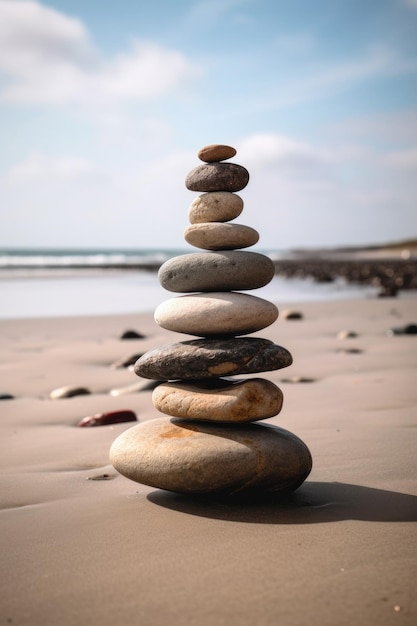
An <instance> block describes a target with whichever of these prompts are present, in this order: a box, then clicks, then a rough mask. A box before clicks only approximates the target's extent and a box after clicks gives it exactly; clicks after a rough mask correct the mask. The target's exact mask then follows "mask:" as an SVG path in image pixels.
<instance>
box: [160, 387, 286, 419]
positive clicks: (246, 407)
mask: <svg viewBox="0 0 417 626" xmlns="http://www.w3.org/2000/svg"><path fill="white" fill-rule="evenodd" d="M152 402H153V405H154V407H155V408H156V409H157V410H158V411H160V412H161V413H166V414H167V415H171V416H172V417H181V418H184V419H193V420H203V421H214V422H235V423H239V422H253V421H255V420H260V419H267V418H269V417H273V416H274V415H278V413H279V412H280V410H281V408H282V391H281V390H280V389H279V387H277V386H276V385H274V383H272V382H270V381H269V380H265V379H263V378H250V379H248V380H246V379H243V380H239V379H238V380H233V379H232V380H227V379H224V378H216V379H212V380H210V379H208V380H199V381H197V382H194V383H186V382H183V381H182V382H181V381H180V382H172V383H162V384H161V385H158V387H157V388H156V389H155V390H154V391H153V393H152Z"/></svg>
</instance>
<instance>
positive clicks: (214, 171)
mask: <svg viewBox="0 0 417 626" xmlns="http://www.w3.org/2000/svg"><path fill="white" fill-rule="evenodd" d="M248 182H249V172H248V170H247V169H245V168H244V167H242V166H241V165H237V164H236V163H207V164H205V165H199V166H198V167H195V168H194V169H193V170H191V172H190V173H189V174H188V175H187V177H186V179H185V186H186V187H187V189H189V190H190V191H206V192H207V191H232V192H234V191H240V190H241V189H243V188H244V187H246V185H247V184H248Z"/></svg>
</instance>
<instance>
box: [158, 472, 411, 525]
mask: <svg viewBox="0 0 417 626" xmlns="http://www.w3.org/2000/svg"><path fill="white" fill-rule="evenodd" d="M147 498H148V499H149V500H150V501H151V502H153V503H154V504H157V505H158V506H162V507H165V508H167V509H172V510H174V511H179V512H181V513H187V514H189V515H197V516H200V517H210V518H213V519H221V520H226V521H236V522H248V523H252V524H317V523H324V522H339V521H342V520H362V521H370V522H416V521H417V496H412V495H407V494H404V493H397V492H395V491H384V490H382V489H372V488H370V487H361V486H360V485H349V484H345V483H336V482H335V483H326V482H305V483H304V484H303V485H302V486H301V487H300V488H299V489H298V490H297V491H296V492H295V493H293V494H291V495H290V496H287V497H285V498H283V497H282V496H281V497H279V498H278V496H276V497H275V498H274V497H269V498H268V499H264V500H261V499H256V500H254V499H252V500H246V501H236V502H235V501H231V500H227V499H215V498H214V497H213V496H187V495H183V494H177V493H171V492H168V491H160V490H158V491H153V492H151V493H150V494H148V496H147Z"/></svg>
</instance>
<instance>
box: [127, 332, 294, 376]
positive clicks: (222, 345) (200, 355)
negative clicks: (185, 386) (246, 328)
mask: <svg viewBox="0 0 417 626" xmlns="http://www.w3.org/2000/svg"><path fill="white" fill-rule="evenodd" d="M291 363H292V356H291V354H290V352H288V350H286V349H285V348H283V347H282V346H278V345H276V344H274V343H273V342H272V341H269V340H268V339H261V338H257V337H235V338H231V339H192V340H190V341H181V342H179V343H172V344H168V345H163V346H159V347H158V348H155V350H150V351H149V352H146V353H145V354H144V355H143V356H142V357H141V358H140V359H139V360H138V361H137V362H136V364H135V367H134V370H135V373H136V374H137V375H138V376H142V377H143V378H152V379H157V380H196V379H199V378H212V377H215V376H217V377H219V376H234V375H237V374H254V373H256V372H269V371H272V370H278V369H281V368H284V367H288V366H289V365H291Z"/></svg>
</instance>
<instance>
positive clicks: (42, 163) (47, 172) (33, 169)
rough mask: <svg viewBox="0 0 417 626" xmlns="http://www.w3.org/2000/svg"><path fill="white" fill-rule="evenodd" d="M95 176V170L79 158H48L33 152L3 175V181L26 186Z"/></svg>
mask: <svg viewBox="0 0 417 626" xmlns="http://www.w3.org/2000/svg"><path fill="white" fill-rule="evenodd" d="M96 176H97V170H96V168H95V167H94V166H93V165H92V164H91V163H90V162H89V161H88V160H87V159H83V158H80V157H71V156H64V157H50V156H49V155H46V154H42V153H38V152H34V153H31V154H29V155H28V157H27V158H26V159H25V160H24V161H22V162H21V163H18V164H17V165H15V166H14V167H12V168H10V170H9V171H8V172H7V173H6V175H5V181H6V182H7V183H11V184H12V185H16V186H19V185H26V184H27V183H33V182H35V183H37V182H41V183H44V182H50V183H52V182H53V183H56V182H71V181H72V182H76V181H82V180H86V179H88V178H91V177H96Z"/></svg>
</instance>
